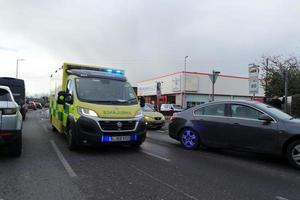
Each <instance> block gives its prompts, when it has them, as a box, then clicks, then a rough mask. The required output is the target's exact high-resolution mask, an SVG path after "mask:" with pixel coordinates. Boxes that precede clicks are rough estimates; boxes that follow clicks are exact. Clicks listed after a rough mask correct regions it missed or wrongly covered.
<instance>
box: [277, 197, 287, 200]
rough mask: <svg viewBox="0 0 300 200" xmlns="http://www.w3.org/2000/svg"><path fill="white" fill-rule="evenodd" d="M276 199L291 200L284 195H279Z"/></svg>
mask: <svg viewBox="0 0 300 200" xmlns="http://www.w3.org/2000/svg"><path fill="white" fill-rule="evenodd" d="M276 200H289V199H287V198H284V197H281V196H277V197H276Z"/></svg>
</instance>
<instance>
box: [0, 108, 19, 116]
mask: <svg viewBox="0 0 300 200" xmlns="http://www.w3.org/2000/svg"><path fill="white" fill-rule="evenodd" d="M16 112H17V109H16V108H5V109H3V110H2V115H14V114H16Z"/></svg>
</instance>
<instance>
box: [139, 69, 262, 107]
mask: <svg viewBox="0 0 300 200" xmlns="http://www.w3.org/2000/svg"><path fill="white" fill-rule="evenodd" d="M210 75H211V74H209V73H199V72H184V71H180V72H176V73H172V74H168V75H164V76H161V77H156V78H152V79H148V80H144V81H141V82H138V83H137V87H138V96H143V97H145V100H146V102H148V103H152V104H156V105H160V104H162V103H173V104H178V105H181V106H182V107H184V108H185V107H192V106H195V105H199V104H202V103H205V102H209V101H211V100H212V81H211V79H210ZM214 88H215V92H214V93H215V95H214V100H215V101H220V100H233V99H243V100H247V99H253V94H250V93H249V78H247V77H239V76H227V75H219V76H218V78H217V81H216V82H215V86H214ZM254 98H255V99H256V100H260V101H262V100H263V98H264V89H263V88H262V87H261V86H260V88H259V93H258V94H255V97H254Z"/></svg>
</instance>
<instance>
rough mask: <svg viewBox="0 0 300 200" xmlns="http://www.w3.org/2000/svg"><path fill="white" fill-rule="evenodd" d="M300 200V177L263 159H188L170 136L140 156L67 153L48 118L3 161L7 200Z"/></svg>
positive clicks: (33, 123)
mask: <svg viewBox="0 0 300 200" xmlns="http://www.w3.org/2000/svg"><path fill="white" fill-rule="evenodd" d="M18 199H22V200H24V199H41V200H48V199H49V200H50V199H51V200H53V199H65V200H68V199H72V200H77V199H80V200H82V199H87V200H89V199H90V200H92V199H93V200H94V199H109V200H113V199H124V200H127V199H128V200H137V199H139V200H140V199H141V200H142V199H145V200H156V199H157V200H167V199H169V200H185V199H186V200H200V199H205V200H219V199H222V200H227V199H228V200H229V199H230V200H233V199H243V200H247V199H255V200H259V199H265V200H273V199H279V200H285V199H288V200H299V199H300V171H297V170H295V169H293V168H291V167H290V166H289V165H288V164H287V163H286V162H285V161H284V160H282V159H280V158H274V157H270V156H263V155H257V154H249V153H241V152H232V151H221V150H207V149H200V150H197V151H188V150H184V149H183V148H181V146H180V144H179V143H178V142H176V141H174V140H172V139H170V138H169V137H168V132H167V130H166V129H164V130H161V131H148V136H147V139H146V142H145V143H144V144H143V145H142V146H141V148H140V149H132V148H129V147H105V148H104V147H103V148H84V149H82V150H80V151H78V152H70V151H69V150H68V149H67V146H66V141H65V138H64V137H63V136H62V135H59V134H58V133H56V132H53V131H52V130H51V126H50V124H49V122H48V120H47V111H46V110H43V111H42V110H38V111H30V112H29V113H28V115H27V119H26V121H25V123H24V127H23V154H22V156H21V157H20V158H9V157H7V156H5V155H4V154H3V153H2V154H1V155H0V200H18Z"/></svg>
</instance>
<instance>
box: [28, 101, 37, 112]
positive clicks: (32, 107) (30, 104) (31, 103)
mask: <svg viewBox="0 0 300 200" xmlns="http://www.w3.org/2000/svg"><path fill="white" fill-rule="evenodd" d="M28 109H32V110H36V109H37V106H36V104H35V102H34V101H29V102H28Z"/></svg>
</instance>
